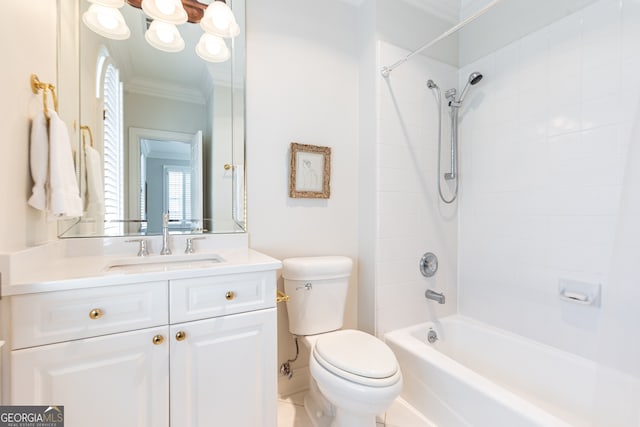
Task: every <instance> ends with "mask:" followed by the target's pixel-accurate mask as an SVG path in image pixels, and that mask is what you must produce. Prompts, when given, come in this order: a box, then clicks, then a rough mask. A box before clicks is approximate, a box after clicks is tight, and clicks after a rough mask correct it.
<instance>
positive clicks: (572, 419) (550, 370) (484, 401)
mask: <svg viewBox="0 0 640 427" xmlns="http://www.w3.org/2000/svg"><path fill="white" fill-rule="evenodd" d="M429 329H433V330H434V331H436V333H437V334H438V341H436V342H435V343H434V344H430V343H428V342H427V333H428V331H429ZM385 340H386V342H387V343H388V344H389V346H390V347H391V349H392V350H393V351H394V353H395V354H396V357H397V358H398V361H399V363H400V367H401V369H402V375H403V379H404V390H403V392H402V397H403V398H404V399H405V400H406V401H407V402H408V403H409V404H411V405H412V406H413V407H414V408H415V409H417V410H418V411H419V412H421V413H422V414H423V415H424V416H425V417H426V418H427V419H429V420H430V421H431V422H433V423H434V424H436V425H437V426H438V427H459V426H465V427H467V426H477V427H529V426H538V427H541V426H544V427H560V426H562V427H569V426H590V427H591V426H600V425H603V426H607V427H608V426H613V425H627V426H628V425H629V424H624V423H623V422H618V420H616V419H615V418H616V417H617V414H611V411H608V410H606V411H605V412H606V413H607V414H606V419H607V423H606V424H602V423H601V422H599V421H597V420H598V419H599V418H600V417H599V416H597V415H594V410H596V411H599V409H602V406H603V403H602V402H601V401H599V400H598V399H596V398H595V396H596V387H597V386H598V381H599V380H600V381H601V377H602V373H603V370H602V369H598V365H596V364H595V363H594V362H592V361H590V360H587V359H585V358H582V357H579V356H576V355H573V354H570V353H566V352H563V351H560V350H558V349H555V348H552V347H549V346H546V345H543V344H540V343H537V342H535V341H532V340H528V339H526V338H523V337H521V336H518V335H515V334H512V333H509V332H507V331H503V330H500V329H497V328H493V327H491V326H489V325H486V324H483V323H480V322H476V321H474V320H472V319H469V318H466V317H463V316H459V315H455V316H449V317H445V318H443V319H440V320H439V321H437V322H433V323H423V324H420V325H417V326H412V327H409V328H404V329H400V330H397V331H393V332H389V333H387V334H386V335H385ZM615 381H618V382H620V384H628V382H626V383H625V380H624V379H623V380H621V381H620V380H619V379H618V378H616V379H615ZM598 397H599V398H600V397H601V394H600V395H598ZM619 398H620V396H609V397H608V398H606V399H605V400H610V399H619ZM620 403H621V402H620V401H618V407H619V406H620V405H619V404H620ZM613 412H619V411H615V410H614V411H613ZM594 420H596V421H595V422H594ZM634 425H635V424H634Z"/></svg>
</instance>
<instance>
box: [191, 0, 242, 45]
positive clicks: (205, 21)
mask: <svg viewBox="0 0 640 427" xmlns="http://www.w3.org/2000/svg"><path fill="white" fill-rule="evenodd" d="M200 26H201V27H202V29H203V30H205V31H206V32H207V33H209V34H213V35H215V36H219V37H235V36H237V35H238V34H240V26H238V23H237V22H236V18H235V16H233V12H232V11H231V8H230V7H229V6H227V4H226V3H225V2H223V1H219V0H216V1H214V2H213V3H211V4H210V5H209V6H208V7H207V9H206V10H205V11H204V16H203V17H202V20H201V21H200Z"/></svg>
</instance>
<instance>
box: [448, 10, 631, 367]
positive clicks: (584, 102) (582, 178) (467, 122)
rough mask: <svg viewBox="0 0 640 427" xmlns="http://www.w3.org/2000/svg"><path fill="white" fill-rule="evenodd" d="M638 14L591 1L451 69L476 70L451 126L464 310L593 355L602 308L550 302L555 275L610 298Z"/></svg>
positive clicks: (627, 330)
mask: <svg viewBox="0 0 640 427" xmlns="http://www.w3.org/2000/svg"><path fill="white" fill-rule="evenodd" d="M638 22H640V3H639V2H638V1H636V0H623V1H621V2H617V1H610V0H601V1H598V2H597V3H595V4H594V5H592V6H589V7H588V8H586V9H584V10H583V11H581V12H578V13H576V14H574V15H572V16H569V17H567V18H564V19H562V20H561V21H558V22H556V23H554V24H552V25H550V26H548V27H545V28H543V29H542V30H540V31H537V32H535V33H533V34H531V35H529V36H527V37H525V38H523V39H521V40H518V41H516V42H514V43H512V44H510V45H508V46H506V47H505V48H503V49H500V50H499V51H497V52H495V53H493V54H490V55H488V56H485V57H484V58H482V59H480V60H478V61H477V62H475V63H473V64H471V65H469V66H467V67H465V68H464V69H462V70H461V73H460V84H462V83H463V81H464V80H465V79H466V78H467V76H468V74H469V73H470V72H471V71H475V70H478V71H481V72H482V73H484V75H485V79H484V80H483V81H482V82H481V83H480V84H479V85H478V86H477V87H476V88H474V89H473V91H472V92H471V93H470V95H469V97H468V98H467V101H466V102H465V104H466V108H465V111H464V118H463V120H462V128H461V145H462V146H461V150H462V173H461V176H462V184H463V187H462V204H461V211H460V243H459V248H460V252H459V259H460V261H459V262H460V278H459V280H460V289H459V292H460V297H459V304H460V311H461V312H462V313H463V314H465V315H469V316H472V317H475V318H477V319H479V320H482V321H486V322H489V323H491V324H494V325H497V326H499V327H502V328H506V329H509V330H512V331H515V332H517V333H519V334H522V335H525V336H528V337H531V338H533V339H536V340H538V341H541V342H543V343H547V344H550V345H552V346H554V347H558V348H561V349H565V350H568V351H571V352H574V353H577V354H581V355H584V356H587V357H589V358H592V359H597V358H598V351H599V346H600V345H601V342H600V340H598V339H597V338H598V332H599V331H600V330H601V328H602V317H603V309H597V308H593V307H579V306H577V305H575V304H569V303H565V302H561V301H560V299H559V298H558V280H559V279H560V278H572V279H577V280H583V281H586V282H594V283H602V286H603V296H602V299H603V303H604V304H605V305H606V303H607V301H611V299H610V296H611V292H613V291H614V289H612V288H611V284H610V283H609V281H608V275H609V273H610V269H609V266H610V263H611V256H612V248H613V242H614V235H615V230H616V220H617V217H618V214H619V213H620V211H619V203H620V193H621V188H622V186H623V183H624V180H623V177H624V171H625V165H626V154H627V149H628V146H629V143H630V129H631V125H632V123H633V120H634V119H635V118H636V117H637V116H636V111H637V108H638V102H639V100H640V80H638V77H637V76H638V75H639V73H640V59H639V58H638V52H640V26H639V25H638ZM629 167H632V168H637V167H640V164H632V165H629ZM620 327H621V328H623V331H620V332H622V333H623V335H626V336H628V337H631V336H637V324H623V325H620ZM616 345H617V351H618V352H623V347H624V343H623V342H618V343H617V344H616ZM618 368H620V369H631V367H630V366H628V364H627V366H624V365H622V366H619V367H618Z"/></svg>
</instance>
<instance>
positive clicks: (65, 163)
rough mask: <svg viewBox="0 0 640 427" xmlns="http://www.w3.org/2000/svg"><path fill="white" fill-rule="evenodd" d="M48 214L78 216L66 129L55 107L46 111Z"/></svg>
mask: <svg viewBox="0 0 640 427" xmlns="http://www.w3.org/2000/svg"><path fill="white" fill-rule="evenodd" d="M49 115H50V119H49V218H50V219H57V218H60V217H79V216H82V199H81V198H80V191H79V190H78V181H77V179H76V173H75V168H74V165H73V155H72V153H71V143H70V142H69V131H68V130H67V125H66V124H65V123H64V121H63V120H62V119H61V118H60V117H59V116H58V114H56V112H55V111H50V112H49Z"/></svg>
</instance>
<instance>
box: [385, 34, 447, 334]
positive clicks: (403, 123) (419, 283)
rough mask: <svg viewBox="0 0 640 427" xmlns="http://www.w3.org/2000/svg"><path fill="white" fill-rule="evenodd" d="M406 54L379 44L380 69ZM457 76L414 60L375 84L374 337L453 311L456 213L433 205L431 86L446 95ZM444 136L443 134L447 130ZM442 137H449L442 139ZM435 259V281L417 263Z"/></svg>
mask: <svg viewBox="0 0 640 427" xmlns="http://www.w3.org/2000/svg"><path fill="white" fill-rule="evenodd" d="M408 53H409V52H407V51H405V50H403V49H400V48H397V47H395V46H393V45H390V44H387V43H385V42H379V45H378V62H379V64H380V65H383V64H390V63H393V62H395V61H396V60H397V59H399V58H401V57H403V56H405V55H407V54H408ZM456 78H457V70H456V68H454V67H451V66H449V65H446V64H443V63H440V62H437V61H434V60H429V59H426V58H415V59H413V60H412V61H411V62H408V63H406V64H405V65H403V66H402V67H400V68H398V69H396V70H395V71H394V72H393V73H392V75H391V76H390V78H389V79H388V80H385V79H383V78H379V81H378V82H379V84H378V92H377V93H378V103H379V108H378V115H379V116H378V135H379V137H378V143H377V145H376V147H377V149H376V157H377V168H376V170H377V177H376V178H377V182H378V188H377V208H376V211H377V212H376V217H377V230H376V242H377V250H376V265H377V267H376V284H375V286H376V289H375V295H376V333H377V334H378V335H379V336H382V334H384V333H385V332H386V331H389V330H393V329H396V328H400V327H403V326H407V325H410V324H415V323H419V322H424V321H427V320H429V319H431V318H432V317H434V316H435V315H436V314H439V315H442V314H444V313H452V312H455V311H456V299H457V296H456V251H457V244H456V241H457V237H456V236H457V212H456V207H455V205H454V206H452V207H450V206H445V205H444V204H442V203H440V202H439V201H438V196H437V187H436V184H435V182H436V164H437V162H436V159H437V123H438V122H437V110H436V104H435V100H434V97H433V93H432V92H431V91H429V89H427V86H426V83H427V80H428V79H433V80H434V81H435V82H436V83H437V84H438V85H439V86H440V87H441V88H442V90H443V92H444V90H446V89H447V88H450V87H453V86H455V84H456ZM447 135H448V130H447ZM445 138H446V135H445ZM428 251H430V252H434V253H436V254H437V256H438V257H439V260H440V268H439V271H438V273H437V275H436V276H435V277H433V278H430V279H426V278H424V277H422V275H421V274H420V271H419V269H418V262H419V260H420V257H421V256H422V254H423V253H425V252H428ZM427 288H432V289H434V290H436V291H439V292H444V293H445V294H446V297H447V304H446V305H445V306H438V304H436V303H434V302H433V301H427V300H425V298H424V292H425V290H426V289H427Z"/></svg>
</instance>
